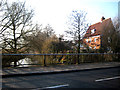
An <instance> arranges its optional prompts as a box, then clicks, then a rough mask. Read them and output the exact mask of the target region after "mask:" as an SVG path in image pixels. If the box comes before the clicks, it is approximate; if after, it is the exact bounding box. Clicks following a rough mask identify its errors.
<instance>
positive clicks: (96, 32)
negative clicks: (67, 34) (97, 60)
mask: <svg viewBox="0 0 120 90" xmlns="http://www.w3.org/2000/svg"><path fill="white" fill-rule="evenodd" d="M111 28H114V26H113V24H112V21H111V18H108V19H105V18H104V17H102V18H101V22H98V23H95V24H93V25H90V26H89V28H88V30H87V32H86V34H85V36H84V37H83V43H84V44H85V45H87V46H88V47H89V48H91V49H100V47H101V44H102V43H101V42H102V39H101V37H102V34H103V31H104V30H111Z"/></svg>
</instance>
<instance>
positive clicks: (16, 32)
mask: <svg viewBox="0 0 120 90" xmlns="http://www.w3.org/2000/svg"><path fill="white" fill-rule="evenodd" d="M32 17H33V10H28V9H26V7H25V3H22V2H13V3H12V4H8V3H7V4H6V9H5V10H4V11H3V16H2V22H1V27H0V34H1V35H2V44H3V45H2V48H3V49H4V51H5V52H7V53H23V52H25V51H26V48H25V47H26V46H27V44H26V43H25V42H24V36H25V35H26V34H29V33H30V32H31V31H32V30H33V28H32ZM16 63H17V61H16V60H15V61H14V64H15V65H16Z"/></svg>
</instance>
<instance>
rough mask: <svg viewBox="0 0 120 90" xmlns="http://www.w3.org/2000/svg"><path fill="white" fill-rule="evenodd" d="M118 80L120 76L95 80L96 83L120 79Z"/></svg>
mask: <svg viewBox="0 0 120 90" xmlns="http://www.w3.org/2000/svg"><path fill="white" fill-rule="evenodd" d="M118 78H120V76H116V77H110V78H103V79H98V80H95V82H101V81H107V80H112V79H118Z"/></svg>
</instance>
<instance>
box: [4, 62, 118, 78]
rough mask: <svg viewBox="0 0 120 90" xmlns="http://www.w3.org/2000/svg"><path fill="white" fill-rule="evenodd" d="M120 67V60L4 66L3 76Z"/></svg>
mask: <svg viewBox="0 0 120 90" xmlns="http://www.w3.org/2000/svg"><path fill="white" fill-rule="evenodd" d="M114 67H120V62H104V63H82V64H78V65H76V64H74V65H51V66H39V67H21V68H20V67H19V68H3V69H2V77H3V78H5V77H13V76H21V75H23V76H27V75H44V74H56V73H68V72H77V71H86V70H96V69H105V68H114Z"/></svg>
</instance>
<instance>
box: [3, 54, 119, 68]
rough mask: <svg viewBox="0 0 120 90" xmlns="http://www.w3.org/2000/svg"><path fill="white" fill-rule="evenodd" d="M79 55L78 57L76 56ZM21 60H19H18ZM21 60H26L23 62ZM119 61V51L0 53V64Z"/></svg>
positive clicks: (44, 64) (45, 64)
mask: <svg viewBox="0 0 120 90" xmlns="http://www.w3.org/2000/svg"><path fill="white" fill-rule="evenodd" d="M78 56H79V57H78ZM20 61H21V62H20ZM22 61H27V64H25V63H24V62H22ZM109 61H120V53H79V54H78V53H69V54H63V53H59V54H2V66H3V67H5V66H11V63H12V62H17V65H18V66H19V65H43V66H47V65H57V64H76V63H78V64H79V63H93V62H109Z"/></svg>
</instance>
